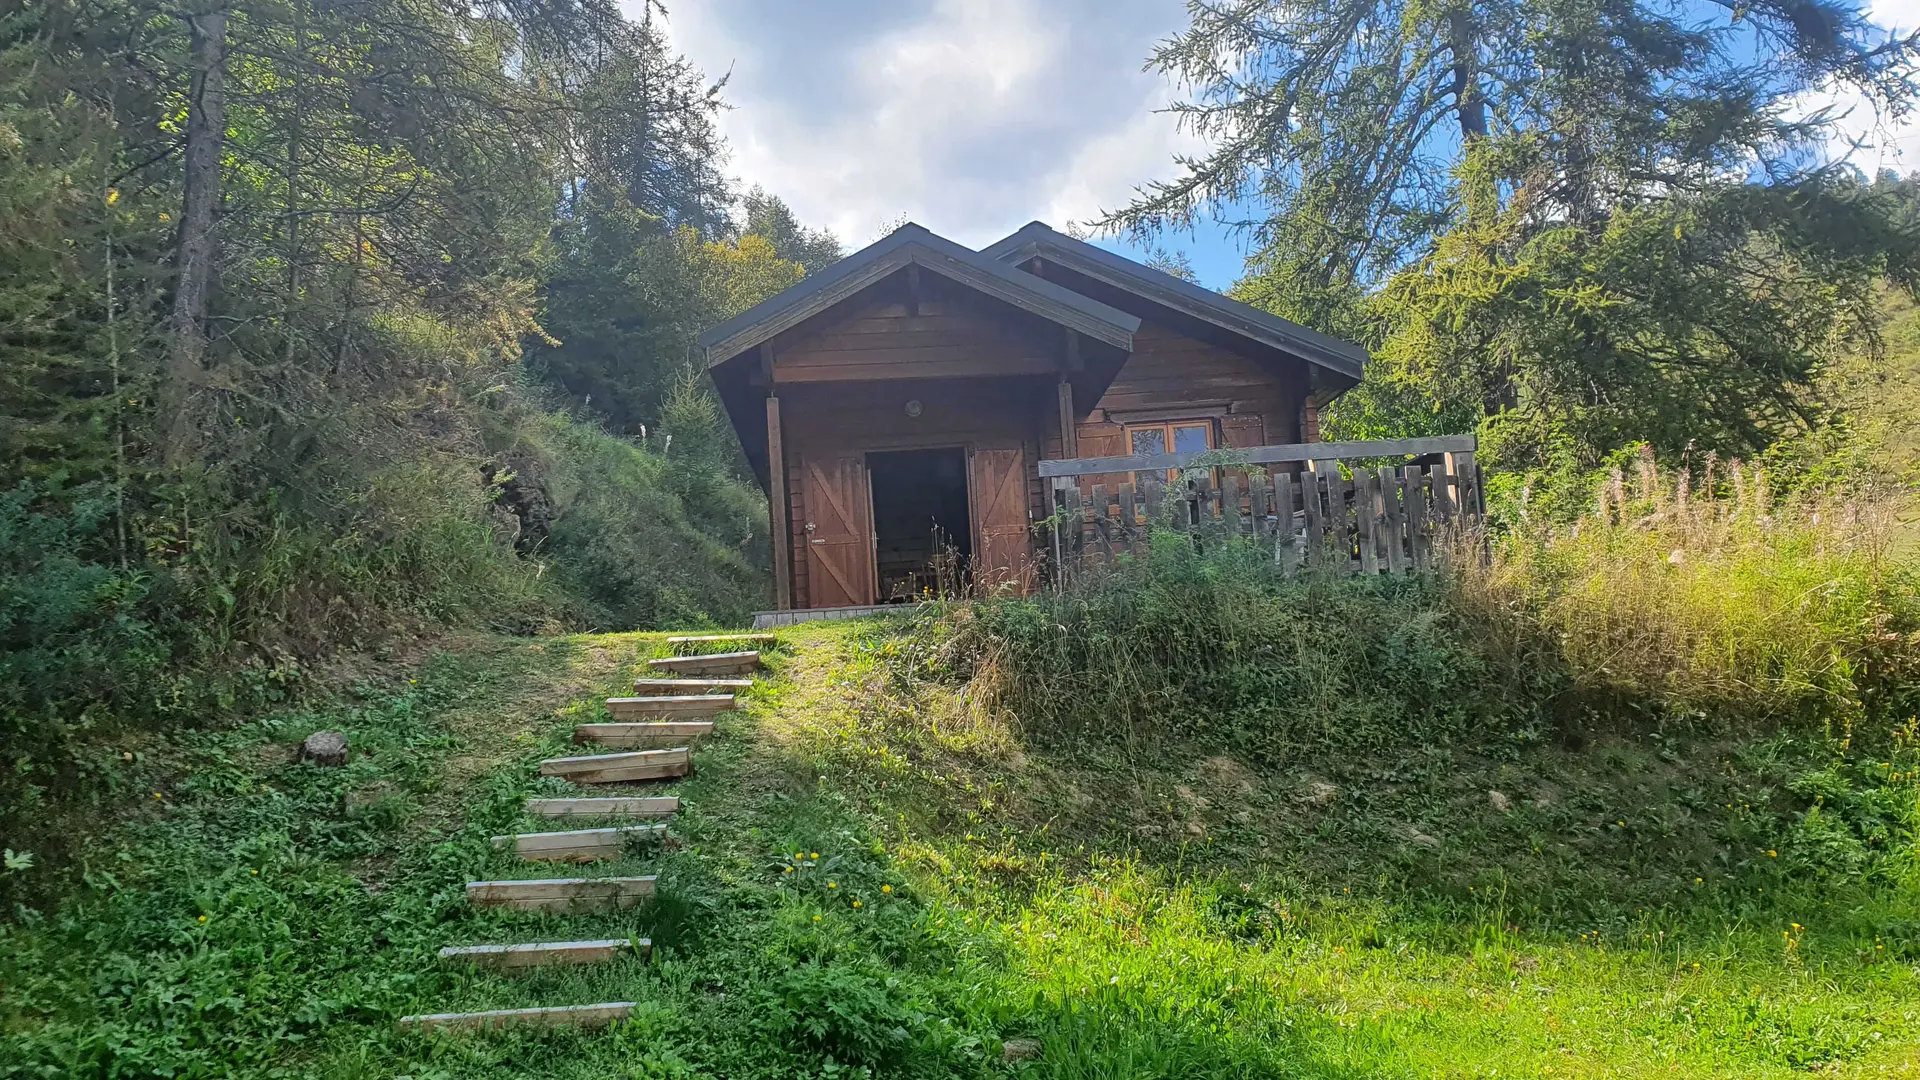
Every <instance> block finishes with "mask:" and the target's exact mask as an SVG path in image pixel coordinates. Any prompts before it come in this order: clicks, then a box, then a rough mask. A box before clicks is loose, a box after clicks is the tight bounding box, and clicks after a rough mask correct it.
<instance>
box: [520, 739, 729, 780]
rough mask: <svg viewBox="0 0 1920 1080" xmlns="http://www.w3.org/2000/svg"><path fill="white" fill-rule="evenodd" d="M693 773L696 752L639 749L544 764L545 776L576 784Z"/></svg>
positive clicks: (541, 773)
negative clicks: (556, 777)
mask: <svg viewBox="0 0 1920 1080" xmlns="http://www.w3.org/2000/svg"><path fill="white" fill-rule="evenodd" d="M692 771H693V751H692V750H690V749H688V748H687V747H684V746H677V747H674V748H672V749H670V750H639V751H635V752H633V753H630V754H588V755H586V756H584V757H564V758H548V759H547V760H545V761H543V762H541V763H540V775H541V776H561V777H565V778H566V779H568V780H571V781H573V782H574V783H576V784H617V783H620V782H621V781H624V780H664V779H669V778H671V777H675V776H685V775H687V774H688V773H690V772H692Z"/></svg>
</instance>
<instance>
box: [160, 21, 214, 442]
mask: <svg viewBox="0 0 1920 1080" xmlns="http://www.w3.org/2000/svg"><path fill="white" fill-rule="evenodd" d="M186 19H187V29H188V33H189V44H190V54H189V55H190V62H191V64H192V77H191V81H190V82H189V84H188V93H187V145H186V154H185V163H184V164H185V180H186V182H185V195H184V198H183V199H182V204H181V210H180V238H179V244H178V247H177V249H176V253H175V269H176V271H177V274H178V278H177V281H176V283H175V287H174V294H173V320H172V322H173V325H172V337H173V341H172V346H171V349H170V350H169V355H168V360H167V385H166V395H165V400H164V405H165V406H166V412H165V413H164V415H166V416H167V417H168V421H169V424H170V427H169V430H168V436H167V445H166V456H167V462H168V464H170V465H172V466H175V467H180V466H184V465H187V464H189V463H191V461H192V459H193V457H194V456H195V454H196V452H197V451H198V449H199V445H200V432H201V421H202V419H203V418H202V417H201V415H200V412H201V409H200V406H201V395H202V394H203V392H204V382H205V379H204V372H205V364H206V353H207V328H206V323H207V301H208V293H209V292H210V290H211V288H212V281H213V260H214V235H213V215H214V209H215V208H216V207H217V206H218V205H219V202H220V180H221V177H220V159H221V152H222V144H223V142H224V141H225V138H226V130H227V103H226V88H225V81H226V60H227V56H226V53H227V12H226V9H225V8H224V7H215V8H212V9H210V10H207V11H204V12H199V13H194V14H189V15H188V16H187V17H186Z"/></svg>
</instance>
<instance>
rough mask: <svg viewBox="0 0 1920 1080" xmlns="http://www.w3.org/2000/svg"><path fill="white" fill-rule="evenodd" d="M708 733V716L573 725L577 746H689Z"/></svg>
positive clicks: (710, 726)
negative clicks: (574, 726) (637, 722)
mask: <svg viewBox="0 0 1920 1080" xmlns="http://www.w3.org/2000/svg"><path fill="white" fill-rule="evenodd" d="M711 734H713V721H711V720H655V721H652V722H651V723H645V724H581V725H580V726H578V727H576V728H574V729H573V741H574V744H575V745H578V746H586V745H588V744H592V745H596V746H691V745H693V743H695V742H696V741H698V740H700V739H703V738H705V737H707V736H708V735H711Z"/></svg>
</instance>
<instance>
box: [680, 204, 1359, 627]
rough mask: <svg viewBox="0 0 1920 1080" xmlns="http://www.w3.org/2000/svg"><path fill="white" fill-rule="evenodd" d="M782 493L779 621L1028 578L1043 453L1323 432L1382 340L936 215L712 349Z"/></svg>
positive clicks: (757, 458)
mask: <svg viewBox="0 0 1920 1080" xmlns="http://www.w3.org/2000/svg"><path fill="white" fill-rule="evenodd" d="M700 344H701V346H702V348H703V349H704V350H705V353H706V359H707V363H708V366H709V368H710V369H711V371H712V374H713V379H714V383H715V386H716V387H717V388H718V390H719V393H720V398H721V401H722V402H723V403H724V404H725V406H726V410H727V414H728V416H729V417H730V418H731V420H732V422H733V426H734V429H735V430H736V431H737V432H738V433H739V436H740V442H741V445H742V447H743V448H744V449H745V451H746V454H747V458H748V460H749V461H750V462H752V463H753V467H754V470H755V472H756V474H757V475H758V477H759V480H760V483H761V484H762V485H763V486H764V487H765V488H766V490H767V493H768V496H769V500H770V504H769V505H770V508H771V517H772V522H773V535H774V578H775V593H776V605H777V607H778V609H779V610H782V611H785V610H790V609H818V608H840V607H859V606H867V605H874V604H884V603H889V602H893V601H897V600H904V599H910V598H912V597H914V596H916V595H919V594H921V593H922V592H923V591H924V590H925V589H927V588H928V587H930V586H931V585H932V583H933V581H934V579H935V577H936V575H937V574H938V573H939V572H940V568H944V569H945V572H946V573H947V574H948V575H949V578H950V576H951V574H952V573H953V572H954V569H955V568H956V567H957V568H960V571H961V572H962V573H965V574H966V575H968V576H969V578H970V581H971V583H972V584H973V585H974V586H976V587H977V586H987V587H995V586H1008V585H1011V586H1013V587H1021V588H1024V587H1027V586H1028V585H1029V584H1031V581H1032V577H1033V568H1034V566H1035V565H1036V560H1037V559H1038V558H1039V556H1040V548H1039V546H1038V544H1037V542H1036V538H1035V535H1034V530H1033V523H1034V522H1036V521H1039V520H1042V519H1044V518H1046V517H1047V515H1048V513H1049V505H1048V500H1047V498H1046V493H1045V492H1043V489H1042V485H1041V480H1040V475H1039V472H1038V469H1037V464H1038V462H1039V461H1041V460H1043V459H1058V458H1084V457H1102V456H1122V455H1129V454H1145V453H1162V452H1173V451H1181V450H1189V449H1202V448H1211V447H1254V446H1267V445H1273V444H1280V443H1296V442H1310V441H1317V438H1318V431H1317V418H1318V415H1319V410H1320V409H1321V408H1322V407H1323V406H1324V405H1325V404H1326V403H1327V402H1328V401H1330V400H1332V399H1333V397H1334V396H1335V395H1337V394H1339V393H1341V392H1343V391H1345V390H1346V389H1347V388H1349V387H1351V386H1353V385H1354V384H1355V383H1357V382H1358V381H1359V379H1360V371H1361V364H1362V363H1363V361H1364V360H1365V358H1366V353H1365V351H1364V350H1363V349H1361V348H1360V347H1359V346H1357V345H1353V344H1350V343H1348V342H1344V341H1338V340H1335V339H1333V338H1329V337H1327V336H1326V335H1324V334H1320V333H1316V332H1315V331H1312V330H1309V329H1307V328H1306V327H1303V326H1299V325H1297V324H1295V323H1291V322H1288V321H1287V320H1285V319H1281V318H1277V317H1275V316H1273V315H1269V314H1267V313H1266V312H1263V311H1260V310H1258V309H1256V308H1253V307H1249V306H1247V305H1245V304H1241V303H1238V302H1237V301H1234V300H1230V299H1228V298H1227V297H1224V296H1221V295H1220V294H1218V293H1214V292H1211V291H1208V290H1206V289H1202V288H1200V287H1198V286H1196V285H1193V284H1191V283H1189V282H1186V281H1182V280H1180V279H1179V278H1176V277H1173V276H1171V275H1168V274H1164V273H1161V272H1159V271H1156V270H1152V269H1149V268H1148V267H1146V266H1143V265H1141V264H1139V263H1136V262H1134V261H1132V260H1130V259H1126V258H1123V257H1121V256H1118V255H1115V254H1113V253H1111V252H1108V251H1104V250H1102V249H1100V248H1097V247H1094V246H1092V245H1090V244H1086V243H1082V242H1081V241H1079V240H1075V239H1073V238H1072V237H1069V236H1065V235H1063V234H1061V233H1057V232H1055V231H1054V230H1052V229H1050V228H1048V227H1047V226H1046V225H1043V224H1041V223H1039V222H1034V223H1033V224H1031V225H1028V226H1026V227H1025V228H1023V229H1021V230H1020V231H1018V232H1016V233H1014V234H1013V235H1011V236H1009V237H1007V238H1006V239H1004V240H1001V241H1000V242H998V243H996V244H994V245H992V246H990V247H988V248H986V249H984V250H982V251H973V250H971V249H968V248H966V247H964V246H962V245H960V244H956V243H954V242H952V241H950V240H947V239H944V238H942V237H940V236H936V235H934V234H933V233H931V232H929V231H927V230H926V229H924V228H921V227H920V226H918V225H911V224H909V225H905V226H902V227H901V228H900V229H899V230H897V231H895V232H894V233H892V234H891V235H889V236H887V237H886V238H885V239H883V240H880V241H879V242H877V243H875V244H873V245H872V246H870V247H868V248H866V249H864V250H862V251H859V252H857V253H855V254H853V255H850V256H848V257H847V258H845V259H842V260H841V261H840V262H838V263H836V264H834V265H833V266H832V267H829V268H828V269H826V270H823V271H821V272H820V273H818V274H815V275H813V276H812V277H810V278H808V279H806V280H805V281H803V282H801V283H800V284H798V285H795V286H794V287H793V288H791V289H788V290H786V291H785V292H782V293H780V294H779V295H778V296H775V297H773V298H771V299H769V300H767V301H765V302H764V303H761V304H758V305H756V306H755V307H753V308H752V309H750V310H748V311H746V312H744V313H742V314H740V315H739V316H737V317H735V318H733V319H729V320H728V321H726V322H725V323H722V324H721V325H719V326H716V327H714V328H713V329H712V330H711V331H709V332H707V333H706V334H705V335H703V336H702V337H701V339H700Z"/></svg>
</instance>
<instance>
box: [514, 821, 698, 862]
mask: <svg viewBox="0 0 1920 1080" xmlns="http://www.w3.org/2000/svg"><path fill="white" fill-rule="evenodd" d="M665 835H667V824H666V822H664V821H663V822H661V823H659V824H658V825H621V826H618V827H616V828H611V829H575V830H573V831H571V832H536V833H515V834H514V835H512V836H496V837H494V838H493V846H494V847H496V848H511V849H512V850H513V853H514V854H515V855H518V856H520V857H521V858H523V859H527V860H529V861H532V862H594V861H596V860H599V859H616V858H619V857H620V856H621V855H623V854H625V853H626V850H627V844H628V842H630V841H633V840H658V839H660V838H661V837H663V836H665Z"/></svg>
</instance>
